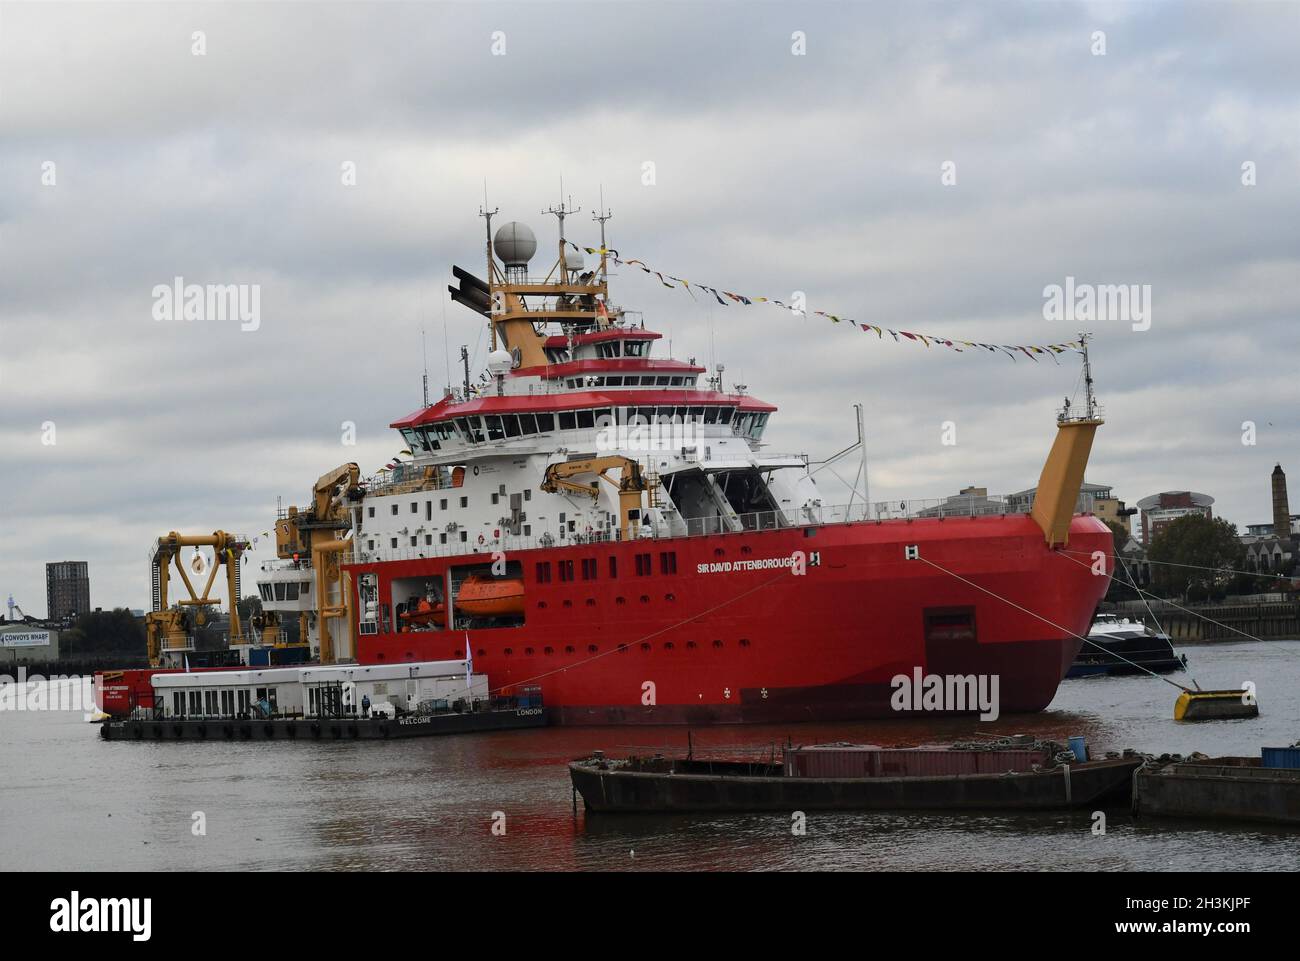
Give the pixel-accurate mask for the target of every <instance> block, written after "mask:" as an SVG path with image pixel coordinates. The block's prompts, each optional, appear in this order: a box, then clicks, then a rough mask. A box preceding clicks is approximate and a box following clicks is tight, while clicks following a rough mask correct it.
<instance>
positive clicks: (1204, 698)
mask: <svg viewBox="0 0 1300 961" xmlns="http://www.w3.org/2000/svg"><path fill="white" fill-rule="evenodd" d="M1242 717H1259V704H1258V703H1257V702H1256V700H1255V694H1254V692H1253V691H1251V690H1247V689H1245V688H1241V689H1238V690H1235V691H1183V693H1182V694H1179V695H1178V700H1177V701H1175V702H1174V720H1175V721H1219V720H1224V719H1232V718H1242Z"/></svg>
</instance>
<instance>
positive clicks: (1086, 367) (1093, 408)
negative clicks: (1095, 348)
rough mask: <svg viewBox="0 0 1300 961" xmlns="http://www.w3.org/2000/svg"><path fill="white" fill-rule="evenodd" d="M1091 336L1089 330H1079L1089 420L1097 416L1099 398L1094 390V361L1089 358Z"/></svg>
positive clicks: (1086, 415) (1086, 410)
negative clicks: (1094, 393)
mask: <svg viewBox="0 0 1300 961" xmlns="http://www.w3.org/2000/svg"><path fill="white" fill-rule="evenodd" d="M1091 336H1092V335H1091V334H1089V333H1088V332H1087V331H1083V330H1081V331H1079V353H1081V354H1083V389H1084V402H1085V405H1086V406H1085V408H1084V410H1085V413H1084V416H1085V417H1086V418H1087V419H1088V420H1092V419H1093V418H1094V417H1096V416H1097V398H1096V397H1095V396H1094V395H1093V392H1092V362H1091V361H1089V359H1088V338H1089V337H1091Z"/></svg>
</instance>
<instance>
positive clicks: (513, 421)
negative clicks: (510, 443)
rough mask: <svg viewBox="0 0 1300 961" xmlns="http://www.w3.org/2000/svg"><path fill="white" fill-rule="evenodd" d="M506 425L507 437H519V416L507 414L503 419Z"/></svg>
mask: <svg viewBox="0 0 1300 961" xmlns="http://www.w3.org/2000/svg"><path fill="white" fill-rule="evenodd" d="M501 419H502V422H503V423H504V424H505V428H506V436H507V437H518V436H519V435H520V433H521V429H520V427H519V415H518V414H506V415H505V416H504V417H502V418H501Z"/></svg>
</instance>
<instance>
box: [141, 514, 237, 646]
mask: <svg viewBox="0 0 1300 961" xmlns="http://www.w3.org/2000/svg"><path fill="white" fill-rule="evenodd" d="M186 547H193V548H195V560H194V561H192V562H191V563H192V565H193V571H194V573H195V574H196V575H198V576H200V577H201V576H202V575H203V573H204V567H205V566H206V563H205V562H204V561H203V560H202V555H200V554H199V553H198V548H200V547H211V548H212V553H213V564H212V569H211V570H210V571H208V572H207V574H208V579H207V582H206V583H205V584H204V585H203V593H202V594H200V593H198V592H197V591H195V589H194V582H193V581H191V580H190V575H189V573H188V572H187V571H186V570H185V564H184V562H183V561H182V560H181V551H182V550H183V549H184V548H186ZM247 548H248V541H247V540H246V539H245V538H242V537H237V536H235V535H234V534H227V533H226V532H225V531H214V532H213V533H211V534H202V535H197V536H194V535H186V534H178V533H177V532H176V531H172V532H171V533H169V534H167V535H166V536H165V537H160V538H158V540H157V542H156V543H155V544H154V549H153V553H152V555H151V556H150V559H149V560H150V565H151V567H152V570H153V577H154V610H153V611H151V612H150V613H148V614H146V615H145V639H146V643H147V645H148V653H149V663H150V665H151V666H153V667H160V666H162V658H163V655H164V654H167V653H173V654H183V653H184V652H186V651H188V650H189V649H190V641H189V623H190V618H188V617H187V616H186V615H187V612H186V611H185V610H183V608H186V607H196V608H203V607H207V606H209V605H214V604H219V603H220V598H216V597H213V596H212V588H213V585H214V584H215V583H216V580H217V571H218V570H220V569H221V568H223V567H224V568H225V569H226V591H227V597H228V598H229V602H230V640H231V642H232V643H236V644H237V643H240V642H241V641H242V640H243V635H244V631H243V627H242V625H241V624H240V622H239V559H240V557H242V556H243V553H244V551H245V550H246V549H247ZM173 567H174V568H175V569H176V573H177V574H179V575H180V578H181V582H182V583H183V584H184V585H185V589H186V591H187V592H188V593H189V597H188V598H186V599H183V600H180V601H177V602H176V603H177V608H176V609H173V608H172V607H171V605H170V603H169V597H168V593H169V591H168V588H169V585H170V581H171V571H172V568H173ZM196 617H197V619H198V623H200V624H202V617H203V614H202V611H199V612H198V613H197V615H196Z"/></svg>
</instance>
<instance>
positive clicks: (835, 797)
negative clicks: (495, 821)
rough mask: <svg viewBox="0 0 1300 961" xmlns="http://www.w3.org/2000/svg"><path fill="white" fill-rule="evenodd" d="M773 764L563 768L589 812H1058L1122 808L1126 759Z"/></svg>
mask: <svg viewBox="0 0 1300 961" xmlns="http://www.w3.org/2000/svg"><path fill="white" fill-rule="evenodd" d="M783 755H784V756H783V758H782V760H781V761H780V762H779V763H778V762H777V761H776V760H775V759H773V760H771V761H769V762H761V761H760V762H751V761H738V760H706V759H695V758H693V757H686V758H677V759H673V758H665V757H664V756H662V755H655V756H654V757H652V758H640V757H629V758H627V759H626V760H622V761H614V760H608V759H606V758H605V757H604V756H603V754H601V753H600V752H597V753H596V754H594V755H593V756H591V757H589V758H584V759H582V760H578V761H573V762H572V763H570V764H569V777H570V779H571V780H572V782H573V788H574V790H575V791H576V792H577V793H578V794H581V795H582V799H583V802H584V804H585V805H586V808H587V810H588V811H593V812H600V813H661V814H662V813H679V812H687V811H727V812H734V813H740V812H750V811H872V810H889V811H911V810H918V811H919V810H968V811H975V810H983V811H993V810H1022V811H1023V810H1058V809H1063V808H1074V807H1090V808H1092V807H1095V806H1097V805H1098V804H1100V803H1103V802H1105V801H1119V802H1122V803H1127V802H1128V800H1129V798H1130V792H1131V784H1132V779H1133V772H1134V771H1136V770H1137V769H1138V768H1139V767H1141V766H1142V765H1143V764H1144V763H1145V759H1144V758H1143V757H1142V756H1140V755H1137V754H1134V753H1132V752H1125V753H1124V754H1123V755H1118V754H1116V755H1112V756H1110V757H1107V758H1106V759H1104V760H1096V761H1082V762H1076V761H1075V755H1074V754H1073V753H1071V752H1070V751H1067V750H1064V749H1063V748H1062V747H1061V745H1059V744H1056V743H1054V742H1050V741H1047V742H1034V741H1033V740H1032V739H1031V738H1014V739H1012V738H1009V739H1002V740H999V741H995V742H991V743H989V744H981V745H978V746H975V745H956V746H954V747H953V748H880V747H876V746H873V745H861V744H858V745H847V744H828V745H813V746H809V747H798V748H787V749H786V750H785V751H784V752H783Z"/></svg>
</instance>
